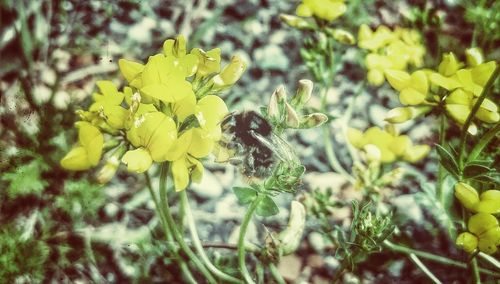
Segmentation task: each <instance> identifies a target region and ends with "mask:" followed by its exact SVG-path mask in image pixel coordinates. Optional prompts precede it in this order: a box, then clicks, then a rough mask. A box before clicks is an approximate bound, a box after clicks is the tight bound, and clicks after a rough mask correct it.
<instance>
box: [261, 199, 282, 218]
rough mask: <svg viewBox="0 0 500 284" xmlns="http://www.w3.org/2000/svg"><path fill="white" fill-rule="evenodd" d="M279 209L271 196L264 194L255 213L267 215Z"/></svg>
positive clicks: (275, 212) (274, 213)
mask: <svg viewBox="0 0 500 284" xmlns="http://www.w3.org/2000/svg"><path fill="white" fill-rule="evenodd" d="M279 211H280V209H279V208H278V206H277V205H276V203H274V201H273V200H272V199H271V197H269V196H266V197H264V199H262V201H260V202H259V204H258V205H257V209H256V211H255V213H256V214H257V215H259V216H262V217H269V216H273V215H276V214H278V213H279Z"/></svg>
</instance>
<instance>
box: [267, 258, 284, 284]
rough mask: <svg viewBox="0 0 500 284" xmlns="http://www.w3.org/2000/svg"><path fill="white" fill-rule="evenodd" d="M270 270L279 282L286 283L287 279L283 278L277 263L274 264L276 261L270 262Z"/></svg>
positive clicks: (280, 283)
mask: <svg viewBox="0 0 500 284" xmlns="http://www.w3.org/2000/svg"><path fill="white" fill-rule="evenodd" d="M269 271H270V272H271V275H272V276H273V277H274V279H275V280H276V282H277V283H278V284H286V281H285V279H283V276H281V274H280V272H279V271H278V268H277V267H276V265H274V263H270V264H269Z"/></svg>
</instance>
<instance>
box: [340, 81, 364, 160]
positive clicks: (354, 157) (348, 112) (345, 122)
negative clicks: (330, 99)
mask: <svg viewBox="0 0 500 284" xmlns="http://www.w3.org/2000/svg"><path fill="white" fill-rule="evenodd" d="M365 84H366V83H365V82H363V83H362V84H361V85H359V87H358V89H357V91H356V93H355V94H354V96H352V98H351V100H350V101H349V105H348V106H347V110H346V111H345V114H344V117H343V118H342V135H343V136H344V140H345V143H346V145H347V150H348V151H349V154H350V155H351V159H352V161H353V163H354V164H355V163H356V162H358V161H359V157H358V154H357V151H356V150H355V148H354V147H353V146H352V144H351V143H349V139H348V137H347V128H348V126H349V125H348V124H349V120H351V117H352V113H353V110H354V105H355V104H356V99H357V98H358V96H359V95H360V94H361V92H363V90H364V88H365Z"/></svg>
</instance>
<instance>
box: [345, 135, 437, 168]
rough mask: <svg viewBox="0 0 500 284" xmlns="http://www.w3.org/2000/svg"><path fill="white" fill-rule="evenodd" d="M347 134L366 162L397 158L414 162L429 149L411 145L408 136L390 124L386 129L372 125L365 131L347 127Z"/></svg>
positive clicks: (387, 160)
mask: <svg viewBox="0 0 500 284" xmlns="http://www.w3.org/2000/svg"><path fill="white" fill-rule="evenodd" d="M347 136H348V139H349V142H350V143H351V144H352V145H353V146H354V147H356V148H358V149H361V150H362V153H363V154H364V157H365V160H366V161H367V162H368V163H372V162H380V163H393V162H395V161H396V160H398V159H402V160H405V161H408V162H411V163H415V162H417V161H419V160H421V159H422V158H424V157H425V156H426V155H427V154H428V153H429V151H430V147H429V146H428V145H425V144H422V145H413V143H412V141H411V140H410V137H408V136H407V135H399V134H398V133H397V131H396V130H395V128H394V127H390V126H388V127H386V129H380V128H378V127H375V126H374V127H371V128H369V129H367V130H366V131H365V132H361V131H360V130H358V129H355V128H349V129H348V131H347Z"/></svg>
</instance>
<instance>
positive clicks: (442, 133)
mask: <svg viewBox="0 0 500 284" xmlns="http://www.w3.org/2000/svg"><path fill="white" fill-rule="evenodd" d="M445 132H446V116H445V115H441V118H440V121H439V145H441V146H443V147H444V142H445V138H446V133H445ZM444 177H445V172H444V168H443V166H442V165H441V164H439V167H438V184H437V186H436V198H437V200H438V201H439V202H440V203H441V204H443V201H442V199H441V198H442V197H443V181H444Z"/></svg>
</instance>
